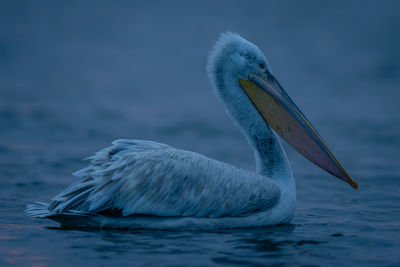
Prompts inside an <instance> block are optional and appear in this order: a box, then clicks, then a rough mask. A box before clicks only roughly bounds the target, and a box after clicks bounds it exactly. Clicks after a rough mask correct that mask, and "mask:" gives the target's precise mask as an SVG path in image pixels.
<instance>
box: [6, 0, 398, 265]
mask: <svg viewBox="0 0 400 267" xmlns="http://www.w3.org/2000/svg"><path fill="white" fill-rule="evenodd" d="M398 3H399V2H398V1H382V2H378V1H375V2H370V1H339V2H338V1H335V4H334V3H328V2H327V1H302V2H301V3H300V2H298V1H292V2H290V3H289V2H285V1H279V3H278V1H274V2H266V1H256V2H251V1H242V3H241V2H238V1H222V2H220V1H218V3H214V1H208V2H206V1H199V3H197V4H194V3H192V2H191V3H190V4H189V2H186V1H182V2H170V1H165V2H162V3H151V2H145V3H144V2H143V3H136V2H133V1H132V2H129V3H128V2H126V3H125V4H126V5H123V4H122V3H116V2H113V3H111V2H108V3H100V2H98V1H96V4H94V3H93V4H89V3H88V2H87V1H84V2H83V1H76V2H74V1H67V2H65V1H49V2H48V3H45V2H42V1H41V2H37V1H30V2H29V1H24V2H22V1H21V2H20V1H7V2H6V1H2V2H1V4H0V26H1V30H0V198H1V201H0V265H1V266H7V265H20V266H26V265H32V266H71V265H72V264H75V266H83V265H86V266H103V265H117V264H125V265H128V264H129V265H135V264H136V265H144V264H149V265H160V266H161V265H162V266H166V265H171V266H188V265H197V266H204V265H205V264H209V265H240V266H243V265H253V266H256V265H260V266H261V265H272V264H277V265H285V264H288V265H307V266H333V265H334V266H338V265H339V264H340V265H341V266H350V265H353V266H357V265H358V266H366V265H370V266H396V265H397V266H398V264H399V261H400V256H399V251H400V246H399V239H400V232H399V229H400V221H399V219H400V208H399V200H400V196H399V189H400V187H399V186H400V180H399V177H400V173H399V159H400V158H399V148H400V137H399V136H400V112H399V111H400V109H399V96H400V91H399V81H400V76H399V74H400V67H399V62H400V52H399V51H400V50H399V47H400V42H399V41H400V35H399V27H400V16H399V15H398V14H399V8H400V6H399V4H398ZM225 30H232V31H236V32H239V33H240V34H242V35H243V36H245V37H246V38H248V39H249V40H252V41H253V42H255V43H256V44H257V45H258V46H259V47H260V48H261V49H262V50H263V51H264V52H265V54H266V55H267V57H268V58H269V61H270V65H271V67H272V69H273V71H274V73H275V75H276V76H277V77H278V79H279V80H280V82H281V84H282V85H283V86H284V87H285V88H286V90H287V92H288V94H289V95H291V97H292V98H293V99H294V100H295V102H296V103H297V104H298V106H299V107H300V108H301V109H302V110H303V111H304V113H305V114H307V116H308V117H309V119H310V120H311V121H312V123H313V124H314V126H315V127H316V128H317V129H318V131H319V132H320V134H321V135H322V136H323V137H324V138H325V140H326V142H327V143H328V145H329V146H330V147H331V149H332V151H333V152H334V153H335V154H336V156H337V157H338V158H339V159H340V161H341V162H342V163H343V165H344V166H345V167H346V169H347V170H348V171H349V173H350V174H351V175H352V176H353V177H354V179H355V180H356V181H357V182H358V183H359V190H358V191H354V190H352V189H351V188H350V187H349V186H348V185H346V184H345V183H343V182H341V181H339V180H337V179H335V178H333V177H330V176H329V175H328V174H326V173H324V172H323V171H321V170H320V169H318V168H317V167H315V166H314V165H312V164H311V163H309V162H308V161H307V160H305V159H303V158H302V157H301V156H299V155H298V154H297V153H296V152H295V151H293V150H292V149H291V148H287V149H288V155H289V157H290V160H291V162H292V167H293V171H294V174H295V177H296V182H297V189H298V194H297V197H298V205H297V213H296V216H295V218H294V220H293V222H292V224H290V225H284V226H276V227H268V228H261V229H240V230H227V231H215V232H168V231H105V230H104V231H82V230H65V229H59V228H58V225H57V224H56V223H54V222H51V221H42V220H37V219H32V218H28V217H26V216H25V214H24V212H23V211H24V207H25V205H26V204H28V203H31V202H33V201H35V200H41V201H47V200H49V199H50V198H51V197H52V196H54V195H55V194H57V193H58V192H59V191H60V190H62V189H63V188H64V187H66V186H67V185H68V184H70V183H71V182H73V181H74V178H73V177H72V176H71V173H72V172H73V171H75V170H77V169H79V168H82V167H84V166H85V163H84V162H82V161H81V159H82V158H84V157H87V156H89V155H90V154H91V153H93V152H94V151H97V150H99V149H101V148H102V147H104V146H107V145H109V144H110V142H111V141H112V140H114V139H117V138H135V139H149V140H154V141H158V142H163V143H167V144H170V145H172V146H175V147H178V148H184V149H188V150H193V151H196V152H199V153H203V154H205V155H207V156H210V157H213V158H216V159H218V160H222V161H225V162H229V163H231V164H235V165H237V166H240V167H242V168H246V169H250V170H252V169H253V168H254V166H253V165H254V163H253V158H252V154H251V151H250V149H249V148H248V146H247V144H246V142H245V140H244V139H243V137H242V136H241V134H240V132H239V131H238V129H237V128H236V127H235V126H234V125H233V124H232V122H231V120H230V119H229V117H228V116H227V114H226V113H225V111H224V109H223V108H222V106H221V105H220V103H219V101H218V100H217V99H216V98H215V96H214V95H213V93H212V90H210V86H209V83H208V81H207V79H206V75H205V70H204V69H205V60H206V56H207V54H208V52H209V50H210V49H211V46H212V43H213V41H214V40H215V39H216V38H217V35H218V34H219V33H220V32H222V31H225Z"/></svg>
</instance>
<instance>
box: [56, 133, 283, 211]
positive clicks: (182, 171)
mask: <svg viewBox="0 0 400 267" xmlns="http://www.w3.org/2000/svg"><path fill="white" fill-rule="evenodd" d="M89 159H90V165H89V166H88V167H87V168H84V169H82V170H80V171H78V172H76V173H75V175H76V176H78V177H79V178H80V180H79V181H77V182H76V183H74V184H72V185H71V186H70V187H68V188H66V189H65V190H64V191H62V192H61V193H60V194H58V195H57V196H56V197H54V199H53V201H52V203H50V205H49V210H50V211H51V212H53V213H64V212H69V213H71V211H79V212H80V213H82V212H87V213H91V214H93V213H107V212H113V211H114V212H115V211H117V210H118V211H120V212H121V215H122V216H129V215H133V214H149V215H156V216H193V217H223V216H244V215H247V214H249V213H252V212H257V211H265V210H268V209H270V208H271V207H273V206H274V204H275V203H276V202H277V200H278V199H279V195H280V190H279V188H278V187H277V186H276V185H275V183H274V182H273V181H272V180H270V179H268V178H266V177H265V176H261V175H257V174H255V173H251V172H248V171H245V170H241V169H238V168H236V167H234V166H231V165H228V164H225V163H222V162H219V161H216V160H213V159H210V158H207V157H204V156H202V155H200V154H197V153H193V152H189V151H185V150H178V149H175V148H172V147H170V146H167V145H164V144H159V143H154V142H149V141H139V140H117V141H115V142H114V143H113V145H112V146H110V147H108V148H106V149H103V150H101V151H99V152H97V153H96V154H95V155H94V156H92V157H90V158H89Z"/></svg>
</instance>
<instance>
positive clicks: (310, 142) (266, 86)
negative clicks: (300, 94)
mask: <svg viewBox="0 0 400 267" xmlns="http://www.w3.org/2000/svg"><path fill="white" fill-rule="evenodd" d="M239 83H240V85H241V86H242V88H243V89H244V91H245V92H246V94H247V96H248V97H249V98H250V100H251V101H252V103H253V104H254V106H255V107H256V108H257V110H258V111H259V112H260V114H261V116H262V117H263V118H264V120H265V121H266V122H267V123H268V124H269V125H270V126H271V128H272V129H274V130H275V132H277V133H278V134H279V135H280V136H281V137H282V138H283V139H284V140H285V141H286V142H288V143H289V144H290V145H291V146H292V147H294V148H295V149H296V150H297V151H298V152H299V153H301V154H302V155H303V156H305V157H306V158H307V159H309V160H310V161H311V162H313V163H314V164H316V165H318V166H319V167H320V168H322V169H323V170H325V171H327V172H328V173H330V174H332V175H334V176H336V177H337V178H339V179H341V180H343V181H344V182H346V183H348V184H349V185H351V186H352V187H353V188H354V189H357V188H358V185H357V183H356V182H355V181H353V180H352V179H351V177H350V176H349V174H348V173H347V172H346V170H345V169H344V168H343V167H342V165H341V164H340V163H339V161H338V160H337V159H336V158H335V156H333V154H332V152H331V151H330V150H329V148H328V147H327V145H326V144H325V142H324V141H323V140H322V138H321V136H320V135H319V134H318V133H317V131H316V130H315V129H314V127H313V126H312V125H311V123H310V122H309V121H308V120H307V118H306V117H305V116H304V114H303V113H302V112H301V111H300V110H299V109H298V107H297V106H296V105H295V103H294V102H293V101H292V100H291V99H290V97H289V96H288V95H287V94H286V92H285V91H284V90H283V88H282V87H281V86H280V84H279V83H278V81H277V80H276V79H275V77H274V76H272V75H271V74H270V75H269V77H268V80H266V79H263V78H261V77H260V76H258V75H256V74H250V76H249V80H244V79H239Z"/></svg>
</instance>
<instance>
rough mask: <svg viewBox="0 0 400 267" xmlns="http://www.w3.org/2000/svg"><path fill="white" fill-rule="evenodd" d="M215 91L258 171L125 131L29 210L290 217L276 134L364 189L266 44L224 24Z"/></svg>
mask: <svg viewBox="0 0 400 267" xmlns="http://www.w3.org/2000/svg"><path fill="white" fill-rule="evenodd" d="M206 69H207V74H208V77H209V79H210V81H211V84H212V87H213V88H214V91H215V92H216V94H217V95H218V96H219V98H220V99H221V100H222V102H223V103H224V104H225V107H226V109H227V111H228V113H229V114H230V116H231V117H232V118H233V120H234V121H235V122H236V124H237V125H238V126H239V128H240V129H241V130H242V132H243V133H244V135H245V137H246V138H247V141H248V143H249V145H250V146H251V148H252V149H253V151H254V156H255V161H256V172H250V171H246V170H243V169H240V168H237V167H235V166H232V165H229V164H226V163H223V162H220V161H217V160H214V159H211V158H207V157H205V156H203V155H200V154H197V153H194V152H190V151H185V150H181V149H176V148H173V147H171V146H168V145H165V144H160V143H155V142H151V141H143V140H125V139H124V140H122V139H121V140H116V141H114V142H113V143H112V145H111V146H109V147H107V148H104V149H103V150H100V151H99V152H97V153H95V154H94V155H93V156H91V157H89V158H87V159H88V160H89V161H90V162H89V165H88V167H86V168H84V169H82V170H79V171H77V172H75V173H74V176H76V177H78V178H79V179H78V181H77V182H75V183H73V184H72V185H70V186H69V187H67V188H66V189H65V190H63V191H62V192H61V193H59V194H58V195H56V196H55V197H54V198H53V199H52V201H51V202H50V203H43V202H35V203H34V204H31V205H28V206H27V210H26V211H27V214H28V215H30V216H33V217H37V218H42V219H51V220H54V221H57V222H59V223H60V224H61V226H64V227H74V228H75V227H78V228H79V227H95V228H128V229H180V230H184V229H205V230H207V229H218V228H239V227H240V228H242V227H263V226H269V225H276V224H282V223H289V222H290V221H291V220H292V218H293V216H294V213H295V208H296V186H295V180H294V178H293V174H292V170H291V167H290V165H289V162H288V159H287V157H286V154H285V151H284V150H283V147H282V144H281V142H280V140H279V138H278V136H277V134H278V135H279V136H281V137H282V139H284V140H285V141H286V142H287V143H289V144H290V145H291V146H293V147H294V148H295V149H296V150H297V151H298V152H299V153H301V154H302V155H304V156H305V157H306V158H307V159H309V160H310V161H311V162H313V163H315V164H316V165H317V166H319V167H320V168H322V169H323V170H325V171H327V172H328V173H330V174H332V175H333V176H336V177H337V178H339V179H341V180H343V181H344V182H346V183H348V184H349V185H351V186H352V187H353V188H354V189H357V187H358V186H357V183H356V182H355V181H353V180H352V179H351V178H350V176H349V175H348V173H347V172H346V171H345V169H344V168H343V167H342V166H341V165H340V163H339V162H338V161H337V160H336V158H335V157H334V156H333V154H332V153H331V152H330V150H329V149H328V147H327V146H326V144H325V143H324V141H323V140H322V138H321V137H320V135H319V134H318V133H317V131H316V130H315V129H314V127H313V126H312V125H311V123H310V122H309V121H308V119H307V118H306V117H305V115H304V114H303V113H302V112H301V111H300V110H299V108H298V107H297V106H296V105H295V103H294V102H293V101H292V100H291V99H290V97H289V96H288V95H287V94H286V93H285V91H284V90H283V88H282V86H281V85H280V84H279V83H278V81H277V79H276V78H275V76H274V75H273V74H272V71H271V68H270V67H269V65H268V62H267V59H266V57H265V56H264V54H263V53H262V52H261V50H260V49H259V48H258V47H257V46H255V45H254V44H252V43H251V42H249V41H247V40H245V39H244V38H242V37H241V36H239V35H238V34H236V33H231V32H227V33H223V34H221V35H220V37H219V39H218V40H217V41H216V43H215V46H214V48H213V50H212V51H211V53H210V55H209V57H208V61H207V68H206Z"/></svg>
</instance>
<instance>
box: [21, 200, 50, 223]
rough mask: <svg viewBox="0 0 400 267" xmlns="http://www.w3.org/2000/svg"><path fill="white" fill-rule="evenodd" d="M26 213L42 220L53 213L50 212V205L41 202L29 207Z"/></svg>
mask: <svg viewBox="0 0 400 267" xmlns="http://www.w3.org/2000/svg"><path fill="white" fill-rule="evenodd" d="M25 212H26V214H27V215H29V216H31V217H35V218H40V219H44V218H47V217H48V216H50V215H52V212H51V211H49V203H44V202H39V201H36V202H35V203H34V204H29V205H27V206H26V210H25Z"/></svg>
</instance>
